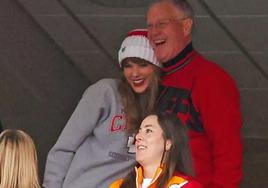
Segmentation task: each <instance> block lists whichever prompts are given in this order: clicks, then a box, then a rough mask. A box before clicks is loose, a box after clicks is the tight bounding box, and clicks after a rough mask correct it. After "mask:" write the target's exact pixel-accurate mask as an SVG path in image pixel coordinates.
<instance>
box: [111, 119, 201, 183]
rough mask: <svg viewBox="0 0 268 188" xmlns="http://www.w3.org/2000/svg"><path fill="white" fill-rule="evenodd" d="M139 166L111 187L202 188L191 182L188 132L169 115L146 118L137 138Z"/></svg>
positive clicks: (191, 172)
mask: <svg viewBox="0 0 268 188" xmlns="http://www.w3.org/2000/svg"><path fill="white" fill-rule="evenodd" d="M135 146H136V160H137V162H138V163H139V166H138V167H135V170H133V171H132V172H131V173H130V174H129V175H128V176H127V177H126V178H125V179H120V180H118V181H116V182H114V183H113V184H112V185H111V186H110V188H119V187H120V188H180V187H182V188H201V187H202V186H201V184H199V183H198V182H197V181H195V180H193V179H192V178H191V177H190V176H187V175H193V170H192V165H191V155H190V150H189V145H188V137H187V129H186V127H185V126H183V125H182V124H180V123H179V122H178V121H176V119H175V118H174V117H172V116H170V115H164V114H157V115H149V116H147V117H146V118H145V119H144V120H143V121H142V123H141V126H140V129H139V131H138V133H137V135H136V142H135Z"/></svg>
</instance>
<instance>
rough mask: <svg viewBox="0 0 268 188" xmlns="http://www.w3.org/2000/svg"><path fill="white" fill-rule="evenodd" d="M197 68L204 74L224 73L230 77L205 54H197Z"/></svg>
mask: <svg viewBox="0 0 268 188" xmlns="http://www.w3.org/2000/svg"><path fill="white" fill-rule="evenodd" d="M196 64H197V66H198V69H199V70H200V71H201V72H202V73H203V74H206V75H218V74H220V75H224V76H227V77H230V75H229V73H228V72H227V71H226V70H225V69H224V68H223V67H221V66H220V65H219V64H217V63H216V62H215V61H213V60H210V59H207V58H206V57H205V56H203V55H201V54H198V55H197V58H196Z"/></svg>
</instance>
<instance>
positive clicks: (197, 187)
mask: <svg viewBox="0 0 268 188" xmlns="http://www.w3.org/2000/svg"><path fill="white" fill-rule="evenodd" d="M169 184H170V186H169V188H203V186H202V185H201V184H200V183H199V182H198V181H196V180H195V179H194V178H193V177H191V176H187V175H183V174H181V173H179V172H175V173H174V175H173V177H172V178H171V180H170V183H169Z"/></svg>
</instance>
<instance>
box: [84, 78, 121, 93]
mask: <svg viewBox="0 0 268 188" xmlns="http://www.w3.org/2000/svg"><path fill="white" fill-rule="evenodd" d="M118 84H119V80H117V79H111V78H105V79H101V80H99V81H97V82H96V83H94V84H92V85H90V86H89V87H88V88H87V89H86V90H85V92H84V94H83V96H88V95H100V96H101V95H103V94H105V93H117V92H118Z"/></svg>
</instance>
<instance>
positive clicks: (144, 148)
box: [135, 115, 171, 167]
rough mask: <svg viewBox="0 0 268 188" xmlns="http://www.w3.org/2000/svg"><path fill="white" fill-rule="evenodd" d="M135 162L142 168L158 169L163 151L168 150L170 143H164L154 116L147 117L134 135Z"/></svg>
mask: <svg viewBox="0 0 268 188" xmlns="http://www.w3.org/2000/svg"><path fill="white" fill-rule="evenodd" d="M135 146H136V161H138V162H139V163H140V164H141V165H142V166H146V165H147V166H148V165H150V166H155V167H159V166H160V163H161V159H162V155H163V152H164V150H169V149H170V147H171V141H170V140H166V143H165V141H164V137H163V130H162V128H161V127H160V125H159V123H158V119H157V116H156V115H150V116H147V117H146V118H145V119H144V120H143V121H142V123H141V126H140V129H139V132H138V134H137V135H136V142H135Z"/></svg>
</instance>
